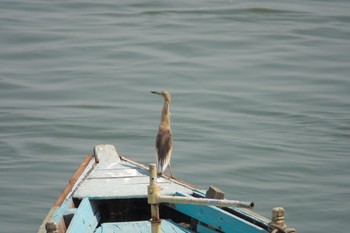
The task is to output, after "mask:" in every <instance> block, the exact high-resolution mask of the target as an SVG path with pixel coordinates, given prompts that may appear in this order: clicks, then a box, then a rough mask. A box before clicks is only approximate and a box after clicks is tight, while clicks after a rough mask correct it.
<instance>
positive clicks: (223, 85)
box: [0, 0, 350, 233]
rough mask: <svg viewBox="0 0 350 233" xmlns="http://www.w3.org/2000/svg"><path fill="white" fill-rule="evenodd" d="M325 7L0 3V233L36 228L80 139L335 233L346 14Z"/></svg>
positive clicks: (342, 184) (349, 80) (343, 223)
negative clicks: (160, 142) (165, 131)
mask: <svg viewBox="0 0 350 233" xmlns="http://www.w3.org/2000/svg"><path fill="white" fill-rule="evenodd" d="M349 7H350V6H349V2H348V1H342V0H336V1H332V2H329V1H321V0H318V1H308V2H305V1H293V2H290V1H288V2H287V1H271V0H270V1H237V0H236V1H230V0H227V1H219V0H218V1H183V0H176V1H169V0H162V1H156V0H151V1H147V2H146V1H140V0H132V1H108V0H103V1H65V0H64V1H43V0H32V1H24V0H11V1H6V0H2V1H0V22H1V24H0V176H1V179H0V225H1V230H0V231H1V232H4V233H13V232H35V231H36V230H37V228H38V227H39V225H40V223H41V221H42V219H43V218H44V216H45V215H46V214H47V212H48V210H49V208H50V207H51V205H52V204H53V203H54V202H55V200H56V198H57V197H58V196H59V194H60V192H61V191H62V190H63V188H64V186H65V184H66V183H67V182H68V180H69V178H70V177H71V175H72V174H73V172H74V171H75V169H76V167H77V166H78V164H79V163H80V162H81V161H82V160H83V158H84V157H85V155H86V154H88V153H90V152H91V151H92V147H93V146H94V145H96V144H99V143H109V144H113V145H115V146H116V147H117V150H118V152H119V153H120V154H122V155H127V156H129V157H130V158H132V159H134V160H137V161H139V162H142V163H145V164H148V163H150V162H154V155H153V152H154V149H153V145H154V141H155V135H156V131H157V127H158V123H159V117H160V110H161V105H162V100H161V99H160V98H159V97H157V96H154V95H151V94H150V93H149V92H150V91H151V90H163V89H167V90H169V91H170V92H171V93H172V95H173V102H172V106H171V113H172V129H173V135H174V151H173V159H172V167H173V171H174V174H175V176H177V177H179V178H181V179H183V180H186V181H188V182H190V183H193V184H196V185H198V186H199V187H201V188H203V189H206V188H207V186H208V185H216V186H218V187H220V188H221V189H222V190H223V191H225V192H226V197H228V198H231V199H238V200H245V201H251V200H252V201H254V202H255V203H256V208H255V211H257V212H259V213H261V214H263V215H265V216H268V217H269V216H270V211H271V209H272V207H275V206H283V207H284V208H285V209H286V214H287V215H286V221H287V224H289V225H290V226H292V227H296V228H297V230H298V232H303V233H312V232H348V229H349V227H350V225H349V222H348V221H347V220H348V216H349V207H350V181H349V180H350V179H349V176H350V172H349V169H350V159H349V151H350V150H349V149H350V140H349V139H350V126H349V125H350V77H349V76H350V64H349V59H350V55H349V54H350V28H349V23H350V15H349V11H348V9H349Z"/></svg>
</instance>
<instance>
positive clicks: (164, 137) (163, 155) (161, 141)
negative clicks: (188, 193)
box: [151, 91, 173, 178]
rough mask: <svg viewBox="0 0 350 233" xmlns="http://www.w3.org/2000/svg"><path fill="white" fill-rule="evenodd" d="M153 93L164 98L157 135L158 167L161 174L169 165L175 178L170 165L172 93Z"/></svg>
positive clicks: (171, 175)
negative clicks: (170, 109)
mask: <svg viewBox="0 0 350 233" xmlns="http://www.w3.org/2000/svg"><path fill="white" fill-rule="evenodd" d="M151 93H153V94H156V95H161V96H163V98H164V106H163V110H162V113H161V120H160V124H159V129H158V133H157V137H156V145H155V150H156V160H157V169H158V171H160V173H161V174H163V173H164V172H165V170H166V169H167V167H168V166H169V171H170V177H171V178H173V172H172V169H171V165H170V158H171V153H172V151H173V139H172V134H171V128H170V111H169V108H170V103H171V95H170V93H169V92H168V91H161V92H158V91H151Z"/></svg>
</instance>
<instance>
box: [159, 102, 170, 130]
mask: <svg viewBox="0 0 350 233" xmlns="http://www.w3.org/2000/svg"><path fill="white" fill-rule="evenodd" d="M169 105H170V103H169V102H168V101H165V102H164V106H163V111H162V120H161V122H160V127H168V128H169V129H170V112H169Z"/></svg>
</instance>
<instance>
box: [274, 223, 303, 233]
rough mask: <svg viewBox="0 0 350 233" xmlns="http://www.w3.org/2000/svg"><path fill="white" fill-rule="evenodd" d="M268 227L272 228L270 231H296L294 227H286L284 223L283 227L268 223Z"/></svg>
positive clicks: (280, 232) (283, 232)
mask: <svg viewBox="0 0 350 233" xmlns="http://www.w3.org/2000/svg"><path fill="white" fill-rule="evenodd" d="M269 225H270V227H271V228H272V229H273V231H271V233H297V231H296V230H295V228H289V227H288V228H287V226H286V225H284V226H283V227H281V226H279V225H276V224H273V223H270V224H269Z"/></svg>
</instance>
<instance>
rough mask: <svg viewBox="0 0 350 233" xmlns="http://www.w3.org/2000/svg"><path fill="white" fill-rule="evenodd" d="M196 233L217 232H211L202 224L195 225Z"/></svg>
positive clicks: (215, 232) (213, 231) (214, 232)
mask: <svg viewBox="0 0 350 233" xmlns="http://www.w3.org/2000/svg"><path fill="white" fill-rule="evenodd" d="M197 232H198V233H218V232H217V231H215V230H212V229H210V228H208V227H206V226H204V225H203V224H198V225H197Z"/></svg>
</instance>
